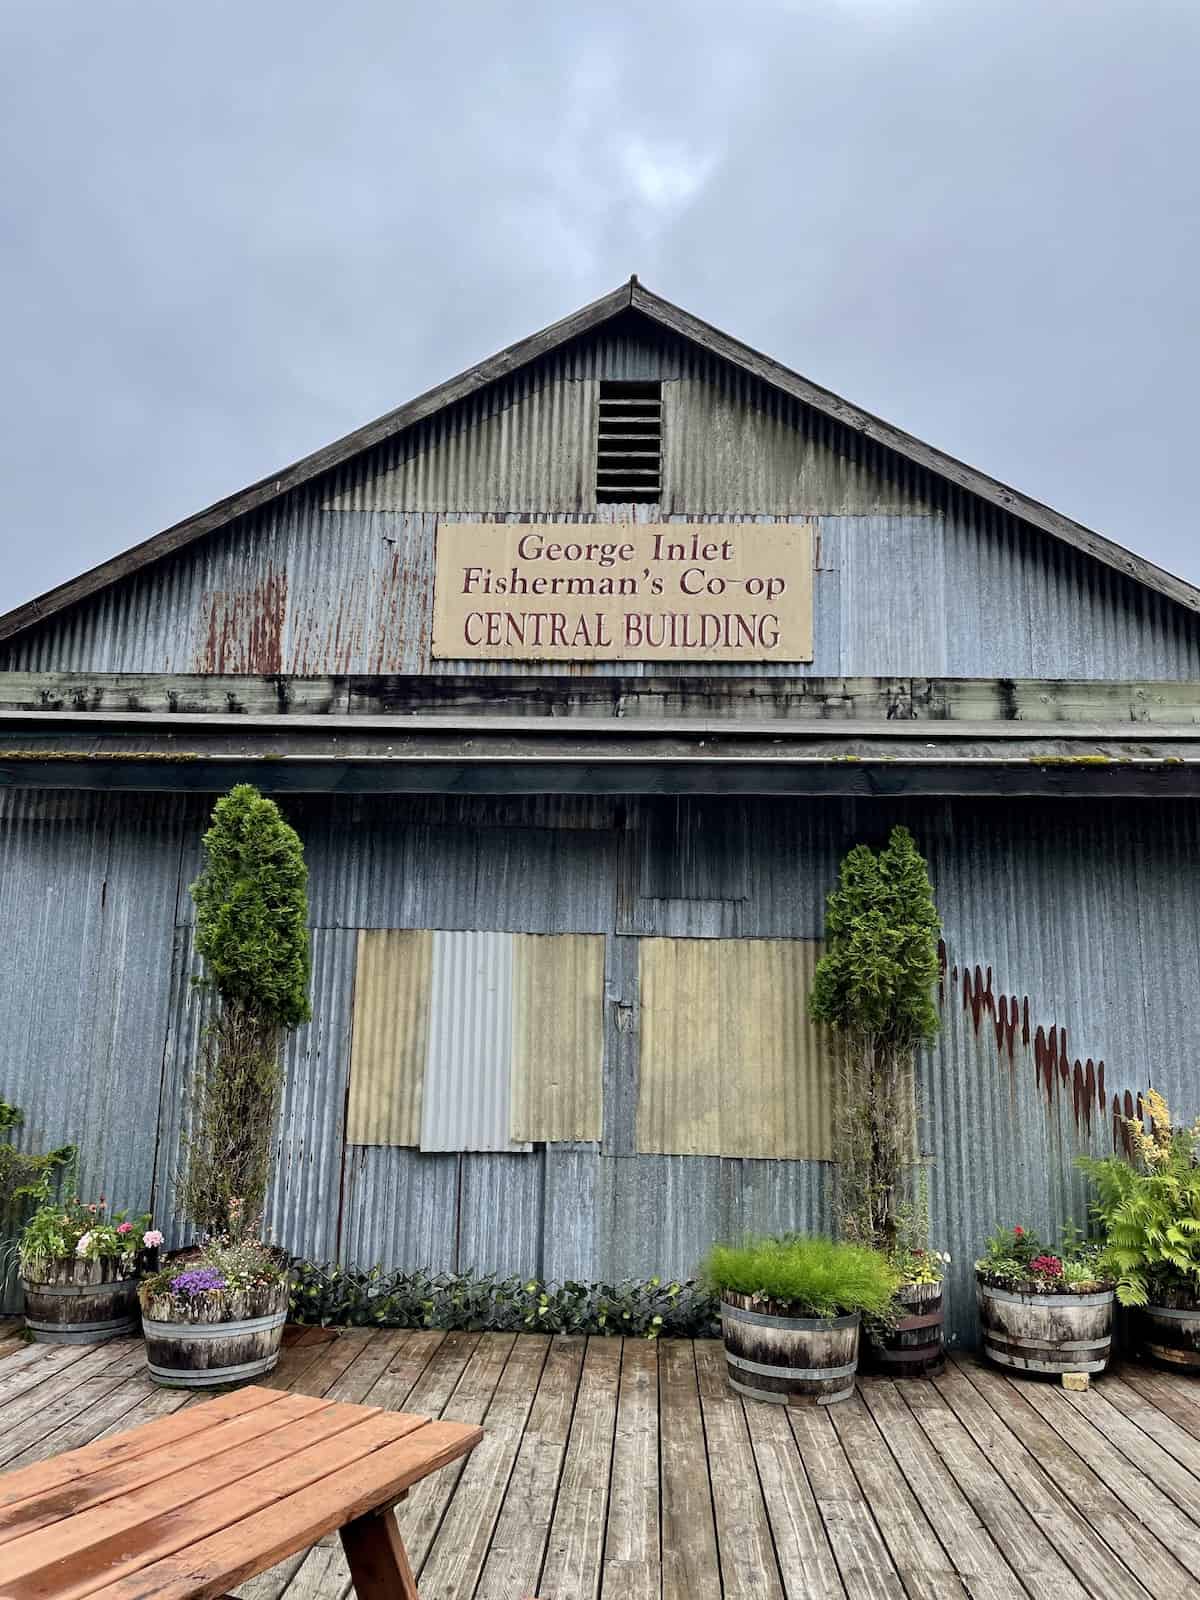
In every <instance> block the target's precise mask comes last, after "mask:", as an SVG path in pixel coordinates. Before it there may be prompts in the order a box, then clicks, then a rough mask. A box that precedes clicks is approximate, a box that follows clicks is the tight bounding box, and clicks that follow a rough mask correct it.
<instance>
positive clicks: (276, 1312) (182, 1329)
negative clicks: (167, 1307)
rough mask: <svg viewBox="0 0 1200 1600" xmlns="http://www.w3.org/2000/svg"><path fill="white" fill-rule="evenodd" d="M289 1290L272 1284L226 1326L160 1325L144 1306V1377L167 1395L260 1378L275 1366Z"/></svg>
mask: <svg viewBox="0 0 1200 1600" xmlns="http://www.w3.org/2000/svg"><path fill="white" fill-rule="evenodd" d="M289 1289H290V1286H289V1285H288V1284H287V1283H280V1284H273V1285H272V1286H271V1287H270V1289H267V1290H264V1291H262V1292H261V1293H256V1294H255V1296H254V1297H253V1302H252V1303H251V1304H250V1305H247V1306H244V1307H240V1308H239V1310H241V1311H243V1312H244V1314H242V1315H239V1316H238V1317H237V1318H236V1319H230V1320H227V1321H219V1320H216V1319H215V1318H212V1317H210V1319H209V1320H199V1319H194V1320H189V1321H185V1322H181V1321H178V1320H170V1321H168V1320H165V1319H160V1318H158V1317H155V1316H154V1315H153V1314H152V1313H153V1312H154V1311H155V1309H156V1307H155V1304H154V1301H153V1300H152V1301H150V1303H149V1304H148V1305H146V1306H145V1307H144V1308H143V1316H142V1330H143V1332H144V1333H145V1336H146V1361H147V1365H148V1367H149V1371H150V1376H151V1377H152V1378H153V1379H154V1381H155V1383H158V1384H161V1385H162V1386H163V1387H164V1388H168V1389H214V1388H217V1387H219V1386H222V1385H224V1384H230V1383H249V1382H251V1381H253V1380H254V1379H255V1378H261V1377H262V1376H263V1375H264V1374H265V1373H268V1372H270V1371H271V1369H272V1368H273V1367H274V1366H275V1363H276V1362H277V1361H278V1360H279V1345H280V1341H281V1339H282V1337H283V1325H284V1323H285V1322H286V1320H287V1313H288V1296H289ZM239 1298H240V1299H243V1300H244V1299H247V1298H248V1297H247V1296H240V1297H239ZM206 1309H211V1308H206Z"/></svg>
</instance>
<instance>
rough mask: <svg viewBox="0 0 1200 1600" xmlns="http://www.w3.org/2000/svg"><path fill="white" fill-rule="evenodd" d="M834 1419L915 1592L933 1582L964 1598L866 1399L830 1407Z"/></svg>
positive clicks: (898, 1565)
mask: <svg viewBox="0 0 1200 1600" xmlns="http://www.w3.org/2000/svg"><path fill="white" fill-rule="evenodd" d="M829 1418H830V1421H831V1422H832V1423H833V1426H834V1429H835V1431H836V1433H837V1436H838V1442H839V1443H840V1445H841V1447H842V1449H843V1451H844V1452H845V1455H846V1460H847V1461H848V1462H849V1464H850V1469H851V1471H852V1472H853V1473H854V1476H855V1479H856V1481H857V1483H858V1486H859V1488H860V1489H861V1490H862V1493H863V1496H864V1497H865V1499H866V1501H867V1503H868V1504H869V1506H870V1507H871V1511H872V1514H873V1515H874V1518H875V1523H876V1526H877V1527H878V1529H879V1531H880V1534H881V1535H882V1536H883V1542H884V1544H885V1545H886V1546H887V1549H888V1554H889V1555H890V1556H891V1558H892V1561H893V1563H894V1565H895V1567H896V1570H897V1572H899V1574H900V1577H901V1579H902V1580H903V1583H904V1587H905V1588H906V1589H907V1590H908V1592H909V1594H910V1595H911V1594H912V1592H913V1590H914V1588H915V1587H917V1586H918V1585H925V1584H928V1583H930V1582H932V1583H933V1584H934V1585H935V1586H936V1587H937V1588H938V1590H939V1591H941V1592H956V1593H958V1594H959V1595H960V1596H962V1595H963V1593H964V1589H963V1584H962V1577H961V1573H960V1571H959V1568H958V1567H957V1565H956V1563H955V1562H954V1560H953V1559H952V1556H951V1555H950V1554H949V1553H948V1550H947V1548H946V1547H945V1546H944V1545H943V1542H942V1540H941V1539H940V1538H939V1536H938V1534H937V1532H936V1531H935V1529H934V1528H933V1527H931V1525H930V1521H929V1518H928V1517H927V1516H926V1514H925V1511H924V1509H923V1506H922V1503H921V1501H920V1500H918V1498H917V1497H916V1495H915V1494H914V1493H913V1491H912V1488H911V1487H910V1485H909V1484H908V1483H907V1482H906V1481H905V1478H904V1475H903V1474H902V1472H901V1471H900V1470H899V1468H898V1466H897V1464H896V1461H895V1459H894V1458H893V1456H892V1454H891V1452H890V1450H889V1449H888V1447H887V1444H886V1442H885V1441H884V1439H883V1436H882V1435H881V1433H880V1430H879V1428H878V1426H877V1425H876V1423H875V1420H874V1418H873V1417H872V1415H871V1413H870V1411H868V1409H867V1407H866V1406H865V1405H864V1404H863V1402H862V1400H861V1399H860V1398H859V1396H858V1395H857V1394H855V1395H853V1396H852V1397H851V1398H850V1399H849V1400H846V1401H844V1402H841V1403H839V1404H838V1405H833V1406H830V1407H829ZM997 1570H998V1569H994V1570H993V1576H995V1575H996V1572H997Z"/></svg>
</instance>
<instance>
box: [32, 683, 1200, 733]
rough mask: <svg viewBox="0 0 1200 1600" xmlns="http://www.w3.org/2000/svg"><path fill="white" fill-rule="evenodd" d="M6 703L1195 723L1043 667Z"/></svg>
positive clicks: (128, 692) (101, 688) (43, 688)
mask: <svg viewBox="0 0 1200 1600" xmlns="http://www.w3.org/2000/svg"><path fill="white" fill-rule="evenodd" d="M0 711H10V712H11V711H60V712H73V713H78V714H85V715H89V716H107V715H111V714H113V713H128V714H136V715H142V714H147V715H164V714H165V715H169V716H171V717H176V716H188V715H209V714H220V715H228V716H235V717H255V716H270V717H298V716H318V717H322V716H337V715H348V716H363V717H371V716H384V717H396V716H406V715H418V714H420V715H424V714H434V713H439V714H447V715H449V714H454V715H458V714H468V715H478V716H496V717H520V718H523V719H528V718H538V717H541V718H549V717H553V718H563V717H568V718H571V719H575V718H577V717H580V716H594V717H605V718H616V719H620V720H622V721H635V720H639V719H642V718H646V717H655V718H679V719H682V720H687V721H692V720H708V719H712V720H717V721H721V722H724V723H728V722H730V721H736V722H738V723H754V722H768V721H771V720H777V719H778V720H785V721H789V722H790V721H819V722H879V721H896V722H901V723H903V722H906V721H922V722H975V723H1010V722H1011V723H1016V724H1030V723H1032V724H1038V725H1043V724H1054V725H1056V726H1061V725H1062V724H1073V723H1090V724H1107V725H1112V726H1114V727H1115V726H1118V725H1120V724H1129V725H1140V724H1143V723H1147V724H1155V725H1164V726H1180V725H1183V724H1186V723H1193V722H1194V723H1197V724H1200V683H1197V682H1187V681H1182V682H1175V681H1171V680H1161V681H1135V680H1128V681H1113V682H1100V681H1095V680H1087V679H1041V678H1019V679H1018V678H917V677H893V678H828V677H800V676H796V677H761V678H759V677H745V678H741V677H739V678H708V677H702V676H696V677H682V676H673V675H671V674H669V673H656V674H655V675H654V676H647V677H639V676H634V675H632V674H630V675H621V676H614V677H609V676H595V677H586V678H583V677H573V676H569V675H566V674H557V673H554V674H545V675H534V674H522V675H519V676H518V675H512V676H495V677H493V676H491V675H488V676H482V675H478V676H476V675H450V674H447V675H445V676H440V675H432V674H416V673H394V674H385V675H378V674H362V675H356V676H328V677H311V678H302V677H288V676H265V677H264V676H251V675H245V676H242V675H232V674H230V675H221V676H217V675H207V674H200V673H162V674H156V673H136V672H128V673H126V672H103V673H101V672H0Z"/></svg>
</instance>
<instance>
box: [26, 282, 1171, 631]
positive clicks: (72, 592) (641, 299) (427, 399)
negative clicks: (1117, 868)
mask: <svg viewBox="0 0 1200 1600" xmlns="http://www.w3.org/2000/svg"><path fill="white" fill-rule="evenodd" d="M630 308H632V309H634V310H636V311H639V312H641V313H642V315H643V316H645V317H647V318H649V319H650V320H651V321H652V322H655V323H657V324H658V325H659V326H660V327H663V328H666V329H668V330H670V331H671V332H673V333H676V334H678V335H680V336H681V337H683V338H685V339H689V340H691V341H692V342H693V343H695V344H697V345H700V346H701V347H702V348H704V349H706V350H709V351H711V352H712V353H713V354H714V355H716V356H719V357H720V358H722V359H723V360H725V361H728V362H730V363H732V364H733V365H734V366H736V367H740V368H742V369H743V370H744V371H746V372H749V373H751V374H752V375H754V376H755V377H757V378H760V379H761V380H762V381H763V382H764V383H767V384H769V385H771V386H772V387H773V388H776V389H779V390H780V391H782V392H783V393H785V394H789V395H792V396H793V397H794V398H796V399H798V400H800V401H802V402H803V403H804V404H805V405H808V406H811V407H812V408H813V409H814V410H815V411H818V412H821V413H822V414H823V415H825V416H828V417H831V418H833V419H834V420H835V421H837V422H840V423H841V424H842V425H843V426H845V427H847V428H851V429H853V430H854V431H855V432H857V433H861V434H863V435H864V436H865V437H867V438H871V439H874V440H876V441H878V442H879V443H880V444H882V445H884V446H885V447H886V448H888V449H889V450H892V451H895V452H896V454H898V455H900V456H903V457H905V458H906V459H907V460H909V461H912V462H914V463H915V464H916V465H918V466H921V467H923V468H925V469H926V470H927V471H929V472H931V473H933V474H935V475H936V476H938V477H941V478H944V479H946V480H947V481H948V482H950V483H954V484H957V485H958V486H959V487H960V488H962V489H965V490H966V491H967V492H968V493H970V494H973V495H976V496H977V497H978V498H979V499H981V500H984V501H986V502H987V503H988V504H990V505H994V506H997V507H999V508H1000V509H1001V510H1004V511H1007V512H1010V513H1011V514H1012V515H1013V516H1015V517H1018V518H1020V519H1021V520H1022V521H1024V522H1027V523H1029V524H1030V525H1031V526H1032V527H1035V528H1037V529H1039V530H1040V531H1042V532H1043V533H1048V534H1050V535H1051V536H1052V537H1054V538H1056V539H1061V540H1062V541H1063V543H1065V544H1067V545H1070V546H1071V547H1072V548H1073V549H1076V550H1080V551H1082V552H1083V553H1084V554H1086V555H1089V556H1092V557H1093V558H1094V559H1095V560H1097V561H1100V562H1103V564H1104V565H1105V566H1108V567H1111V568H1112V569H1113V570H1114V571H1116V572H1119V573H1121V574H1122V575H1123V576H1125V577H1128V578H1132V579H1133V580H1134V582H1136V583H1140V584H1143V585H1144V586H1145V587H1146V588H1148V589H1151V590H1153V591H1155V592H1156V593H1158V594H1162V595H1165V596H1166V597H1167V598H1168V599H1169V600H1172V601H1174V602H1175V603H1176V604H1178V605H1181V606H1183V607H1185V608H1186V609H1187V610H1189V611H1192V612H1195V613H1200V589H1197V588H1196V587H1195V586H1194V585H1192V584H1190V583H1188V582H1186V581H1185V580H1184V579H1183V578H1178V577H1176V576H1175V575H1174V574H1173V573H1169V572H1166V571H1164V570H1163V568H1161V567H1158V566H1155V564H1154V563H1153V562H1152V561H1147V560H1146V559H1145V558H1144V557H1142V556H1138V555H1135V554H1134V553H1133V552H1132V551H1131V550H1126V549H1125V548H1124V547H1123V546H1122V545H1119V544H1116V543H1115V542H1114V541H1113V540H1111V539H1106V538H1105V537H1104V536H1103V535H1102V534H1099V533H1094V532H1093V531H1092V530H1091V529H1090V528H1085V527H1084V526H1083V525H1082V524H1081V523H1078V522H1073V521H1072V520H1071V519H1070V518H1069V517H1064V516H1063V515H1062V514H1061V513H1060V512H1057V511H1055V510H1053V509H1052V508H1051V507H1050V506H1047V505H1043V504H1042V503H1041V501H1038V500H1033V499H1031V498H1030V497H1029V496H1028V495H1023V494H1021V493H1020V492H1019V491H1018V490H1016V489H1012V488H1009V487H1008V485H1006V484H1003V483H1000V482H999V480H998V479H996V478H992V477H989V476H988V475H987V473H984V472H980V471H978V470H977V469H976V468H974V467H970V466H967V465H966V464H965V463H964V462H961V461H958V460H956V459H955V457H953V456H949V455H946V454H945V453H944V452H943V451H941V450H937V449H935V448H934V447H933V446H932V445H928V444H925V443H924V442H923V441H922V440H920V439H917V438H915V437H914V436H913V435H912V434H909V433H905V432H904V431H903V429H901V428H897V427H894V426H893V425H892V424H891V423H889V422H885V421H884V420H883V419H882V418H880V417H876V416H873V415H872V414H871V413H870V412H868V411H863V410H860V409H859V407H857V406H854V405H851V404H850V402H849V401H848V400H843V399H842V398H841V396H839V395H836V394H834V393H833V392H832V391H831V390H829V389H823V388H821V386H820V385H819V384H815V383H812V382H810V381H809V379H807V378H804V377H801V376H800V374H799V373H797V372H793V371H792V370H791V369H790V368H788V367H785V366H782V365H781V364H780V363H779V362H778V361H775V360H773V359H772V358H771V357H770V356H765V355H763V354H762V353H761V352H760V351H757V350H754V349H753V348H751V346H749V345H745V344H742V343H741V341H740V340H737V339H734V338H731V337H730V336H729V335H728V334H726V333H722V332H721V331H720V329H719V328H714V327H713V326H712V325H711V324H710V323H707V322H703V321H702V320H701V319H700V318H699V317H694V316H692V314H691V313H690V312H688V311H684V310H683V309H682V308H681V307H679V306H676V305H673V304H672V303H671V302H670V301H669V300H664V299H662V298H661V296H659V295H656V294H653V293H652V292H651V291H650V290H649V289H646V288H644V287H643V286H642V285H641V284H640V283H638V281H637V279H636V278H631V279H630V281H629V282H628V283H624V284H622V285H621V286H620V287H619V288H617V289H614V290H613V291H612V292H611V293H610V294H606V295H602V296H601V298H600V299H598V300H593V301H592V302H591V304H590V305H586V306H584V307H583V308H582V309H581V310H579V311H576V312H573V313H572V314H571V315H570V316H568V317H563V318H562V319H561V320H560V321H558V322H555V323H552V324H551V325H550V326H549V327H548V328H543V329H542V330H541V332H540V333H535V334H531V335H530V336H529V337H528V338H527V339H521V340H518V342H517V343H516V344H512V345H509V346H508V347H507V349H504V350H501V351H500V352H499V353H498V354H496V355H494V356H489V357H488V358H487V360H485V361H481V362H479V363H478V364H477V365H476V366H474V367H470V368H468V370H467V371H465V372H461V373H459V374H458V376H457V377H454V378H451V379H449V380H448V381H447V382H446V383H443V384H439V385H438V386H437V387H436V388H434V389H430V390H428V391H426V393H425V394H422V395H418V396H417V398H416V399H415V400H410V401H409V402H408V403H407V404H406V405H403V406H399V407H398V408H397V409H396V410H394V411H389V412H387V413H386V414H385V415H384V416H382V417H377V418H376V419H375V421H374V422H368V423H367V424H366V425H365V426H364V427H362V428H357V429H356V430H355V431H354V432H353V433H348V434H346V435H345V436H344V437H343V438H341V439H338V440H335V441H334V443H332V444H329V445H325V446H324V447H323V448H322V449H320V450H316V451H314V452H313V453H312V454H311V455H307V456H305V457H303V458H302V459H301V460H300V461H296V462H294V463H293V464H292V465H291V466H289V467H285V468H284V469H283V470H282V471H281V472H276V473H272V474H271V475H270V476H269V477H266V478H261V479H260V480H259V481H258V482H257V483H253V484H251V485H250V486H249V488H246V489H242V490H240V491H239V492H238V493H237V494H233V495H229V496H227V497H226V498H225V499H223V500H218V501H217V502H216V503H215V504H213V505H211V506H208V507H206V508H205V509H204V510H203V511H200V512H197V513H196V514H195V515H194V516H191V517H188V518H186V519H185V520H184V521H183V522H177V523H175V524H174V525H173V526H171V527H169V528H166V529H164V530H163V531H162V532H161V533H157V534H154V535H153V536H152V537H151V538H149V539H145V540H143V541H142V543H141V544H137V545H134V546H133V548H132V549H130V550H126V551H124V552H122V554H120V555H117V556H113V557H112V558H111V559H110V560H108V561H104V562H101V563H100V565H99V566H96V567H92V568H91V569H90V570H89V571H87V572H84V573H81V574H80V576H79V577H77V578H72V579H70V580H69V581H68V582H66V583H62V584H59V585H58V586H57V587H56V588H53V589H50V590H48V591H47V592H46V593H45V594H43V595H39V596H38V597H37V598H35V599H33V600H28V601H26V602H25V603H24V604H23V605H20V606H17V607H15V608H14V609H13V610H11V611H8V612H6V613H5V614H4V615H2V616H0V641H2V640H5V639H11V638H13V637H14V636H15V635H16V634H19V633H22V632H24V631H25V630H26V629H27V628H30V627H33V626H34V625H35V624H36V623H38V622H42V621H44V620H45V619H47V618H48V617H52V616H54V615H56V614H57V613H58V612H60V611H64V610H66V609H67V608H68V607H69V606H73V605H76V604H78V602H79V601H81V600H86V599H88V598H90V597H91V596H92V595H94V594H98V593H99V592H100V591H101V590H103V589H106V588H108V587H109V586H110V585H111V584H114V583H118V582H120V581H121V580H122V579H124V578H128V577H131V576H132V575H133V574H134V573H136V572H139V571H141V569H142V568H144V567H148V566H150V565H151V564H152V563H153V562H156V561H160V560H162V559H163V557H165V556H169V555H174V554H175V553H176V552H177V551H180V550H183V549H186V548H187V546H188V545H190V544H193V543H194V542H195V541H196V540H197V539H202V538H204V537H205V536H206V535H207V534H210V533H215V532H216V531H217V530H218V529H220V528H223V527H225V526H226V525H227V524H228V523H231V522H233V521H234V520H235V519H236V518H238V517H242V516H245V515H246V514H247V513H248V512H251V511H256V510H258V509H259V507H261V506H263V505H266V504H268V503H269V502H270V501H272V500H275V499H277V498H278V497H279V496H281V495H284V494H287V493H288V492H289V491H291V490H293V489H298V488H301V487H302V486H303V485H304V484H306V483H309V482H311V481H312V480H313V479H314V478H317V477H319V476H321V474H323V473H326V472H329V471H331V470H332V469H333V468H335V467H339V466H341V465H342V463H343V462H345V461H348V460H350V459H351V458H352V457H353V456H356V455H359V454H360V453H361V452H362V451H364V450H369V449H371V448H372V447H373V446H374V445H377V444H380V443H382V442H383V441H384V440H385V439H388V438H391V437H392V436H393V435H395V434H397V433H400V432H401V431H402V430H403V429H405V428H408V427H411V426H412V425H413V424H414V423H417V422H422V421H424V419H425V418H426V417H429V416H431V415H433V413H434V412H436V411H440V410H442V409H443V408H445V407H446V406H450V405H453V404H455V403H456V402H457V401H460V400H464V399H466V398H468V396H470V395H472V394H475V393H476V392H477V391H478V390H480V389H482V388H484V387H485V386H486V385H487V384H489V383H494V382H496V381H497V379H499V378H503V377H506V376H507V375H508V374H509V373H511V372H514V371H516V370H517V369H518V368H519V367H522V366H525V365H527V364H528V363H529V362H531V361H536V360H537V359H538V358H539V357H541V356H544V355H547V354H549V353H550V352H551V351H552V350H555V349H558V348H559V347H560V346H561V345H564V344H566V343H567V342H568V341H569V340H571V339H574V338H577V337H579V336H580V335H581V334H584V333H588V332H590V331H591V330H592V329H593V328H596V327H599V326H600V325H601V324H602V323H605V322H608V321H610V320H611V319H612V318H613V317H616V316H619V315H620V314H621V312H623V311H627V310H629V309H630Z"/></svg>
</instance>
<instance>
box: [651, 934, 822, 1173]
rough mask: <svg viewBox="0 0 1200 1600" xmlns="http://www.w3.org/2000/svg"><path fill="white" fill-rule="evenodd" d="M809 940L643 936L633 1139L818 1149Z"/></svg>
mask: <svg viewBox="0 0 1200 1600" xmlns="http://www.w3.org/2000/svg"><path fill="white" fill-rule="evenodd" d="M820 951H821V947H820V945H819V944H818V943H817V942H816V941H815V940H813V941H809V940H802V939H727V940H715V939H645V940H643V942H642V947H641V991H642V997H641V1019H642V1051H641V1079H640V1085H639V1092H638V1124H637V1125H638V1150H639V1151H641V1152H644V1153H658V1154H669V1155H723V1156H773V1157H777V1158H783V1159H811V1160H827V1159H828V1158H829V1156H830V1141H831V1104H832V1092H833V1074H832V1070H831V1062H830V1055H829V1052H828V1050H827V1049H825V1048H824V1047H823V1045H822V1041H821V1038H820V1036H819V1034H818V1032H817V1030H816V1028H815V1027H814V1026H813V1025H812V1023H811V1022H810V1021H809V1019H808V992H809V989H810V987H811V984H812V977H813V971H814V969H815V967H816V963H817V959H818V957H819V955H820Z"/></svg>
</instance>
